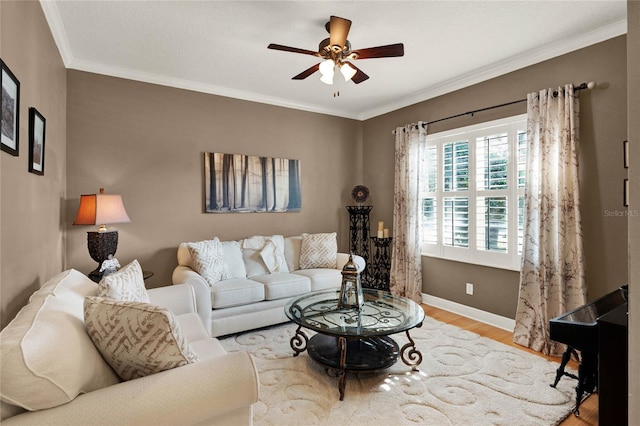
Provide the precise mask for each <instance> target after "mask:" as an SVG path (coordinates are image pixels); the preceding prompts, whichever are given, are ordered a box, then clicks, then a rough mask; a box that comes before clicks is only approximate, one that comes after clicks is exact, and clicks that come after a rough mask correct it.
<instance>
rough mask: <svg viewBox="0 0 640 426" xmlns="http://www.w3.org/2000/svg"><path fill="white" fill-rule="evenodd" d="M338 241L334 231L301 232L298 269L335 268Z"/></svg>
mask: <svg viewBox="0 0 640 426" xmlns="http://www.w3.org/2000/svg"><path fill="white" fill-rule="evenodd" d="M337 257H338V242H337V240H336V233H335V232H331V233H325V234H302V244H301V246H300V269H311V268H334V269H335V268H336V259H337Z"/></svg>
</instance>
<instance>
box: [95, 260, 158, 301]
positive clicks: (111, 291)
mask: <svg viewBox="0 0 640 426" xmlns="http://www.w3.org/2000/svg"><path fill="white" fill-rule="evenodd" d="M98 285H99V287H100V289H99V290H98V296H100V297H109V298H111V299H115V300H121V301H129V302H143V303H149V294H148V293H147V289H146V288H145V286H144V278H143V275H142V267H141V266H140V263H138V261H137V260H135V259H134V260H133V262H131V263H129V264H128V265H127V266H125V267H124V268H120V269H119V270H118V272H116V273H113V274H111V275H107V276H106V277H104V278H103V279H102V280H100V284H98Z"/></svg>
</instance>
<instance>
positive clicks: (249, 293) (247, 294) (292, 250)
mask: <svg viewBox="0 0 640 426" xmlns="http://www.w3.org/2000/svg"><path fill="white" fill-rule="evenodd" d="M303 235H305V237H306V235H309V234H303ZM314 235H319V234H314ZM273 237H275V238H280V239H282V240H283V247H282V250H283V251H284V258H285V259H286V269H287V270H288V272H275V273H270V272H269V269H268V267H267V266H266V265H265V264H264V262H262V260H261V259H260V258H259V257H258V256H257V255H256V250H255V249H246V248H243V247H244V245H246V244H245V240H246V239H245V240H239V241H227V242H222V245H223V247H222V249H223V252H224V257H225V259H226V262H227V263H228V264H229V265H231V269H232V273H231V275H232V278H230V279H225V280H221V281H219V282H217V283H215V284H213V285H211V284H210V283H209V282H207V280H205V279H204V278H203V277H202V275H200V274H199V273H198V272H196V271H195V270H194V265H193V263H194V261H193V259H192V257H191V254H190V252H189V250H188V248H187V244H188V243H182V244H180V246H179V247H178V253H177V257H178V266H177V267H176V268H175V270H174V272H173V277H172V281H173V283H174V284H184V283H187V284H190V285H191V286H192V287H193V288H194V290H195V294H196V303H197V309H198V315H200V317H201V318H202V320H203V323H204V324H208V325H209V326H210V329H209V333H210V334H211V335H212V336H225V335H228V334H233V333H238V332H240V331H245V330H251V329H255V328H260V327H266V326H269V325H274V324H279V323H283V322H287V321H288V320H289V319H288V318H287V317H286V315H285V313H284V305H285V304H286V303H287V302H288V301H289V300H290V299H291V298H292V297H295V296H300V295H303V294H305V293H309V292H312V291H320V290H327V289H332V288H335V289H338V288H339V287H340V283H341V282H342V274H341V271H342V268H343V266H344V265H345V263H347V261H348V260H349V255H348V254H346V253H337V249H336V253H335V259H336V261H335V262H334V264H333V265H332V267H324V268H308V269H301V268H300V256H301V249H302V244H303V236H302V235H301V236H291V237H286V238H284V237H282V236H273ZM334 237H335V234H334ZM254 238H255V237H254ZM266 238H270V237H266ZM278 241H279V240H278ZM336 247H337V244H336ZM239 252H241V255H238V253H239ZM353 260H354V262H355V263H356V264H357V266H358V269H359V270H361V271H362V270H363V269H364V267H365V260H364V259H363V258H362V257H360V256H356V255H354V256H353ZM238 262H242V263H243V265H239V264H238ZM234 265H235V266H234Z"/></svg>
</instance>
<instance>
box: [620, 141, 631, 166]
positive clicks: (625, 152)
mask: <svg viewBox="0 0 640 426" xmlns="http://www.w3.org/2000/svg"><path fill="white" fill-rule="evenodd" d="M622 155H623V158H624V168H625V169H628V168H629V141H624V142H622Z"/></svg>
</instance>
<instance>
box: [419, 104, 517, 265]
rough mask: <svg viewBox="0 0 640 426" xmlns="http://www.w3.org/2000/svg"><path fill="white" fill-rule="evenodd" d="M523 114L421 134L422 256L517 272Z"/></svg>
mask: <svg viewBox="0 0 640 426" xmlns="http://www.w3.org/2000/svg"><path fill="white" fill-rule="evenodd" d="M526 129H527V116H526V114H522V115H518V116H514V117H508V118H505V119H501V120H495V121H491V122H486V123H481V124H477V125H473V126H468V127H464V128H459V129H454V130H450V131H446V132H441V133H436V134H433V135H428V136H427V139H426V143H425V149H424V152H425V157H424V162H423V164H424V172H423V173H422V177H421V182H420V186H421V194H420V195H421V199H422V212H421V215H420V217H421V218H422V223H421V232H422V236H421V238H422V254H423V255H425V256H432V257H438V258H443V259H448V260H454V261H459V262H465V263H473V264H478V265H484V266H490V267H496V268H502V269H510V270H515V271H517V270H520V263H521V252H522V226H523V225H522V224H523V223H524V218H523V217H522V215H523V211H524V209H523V208H522V203H524V176H525V170H524V167H525V159H526Z"/></svg>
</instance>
